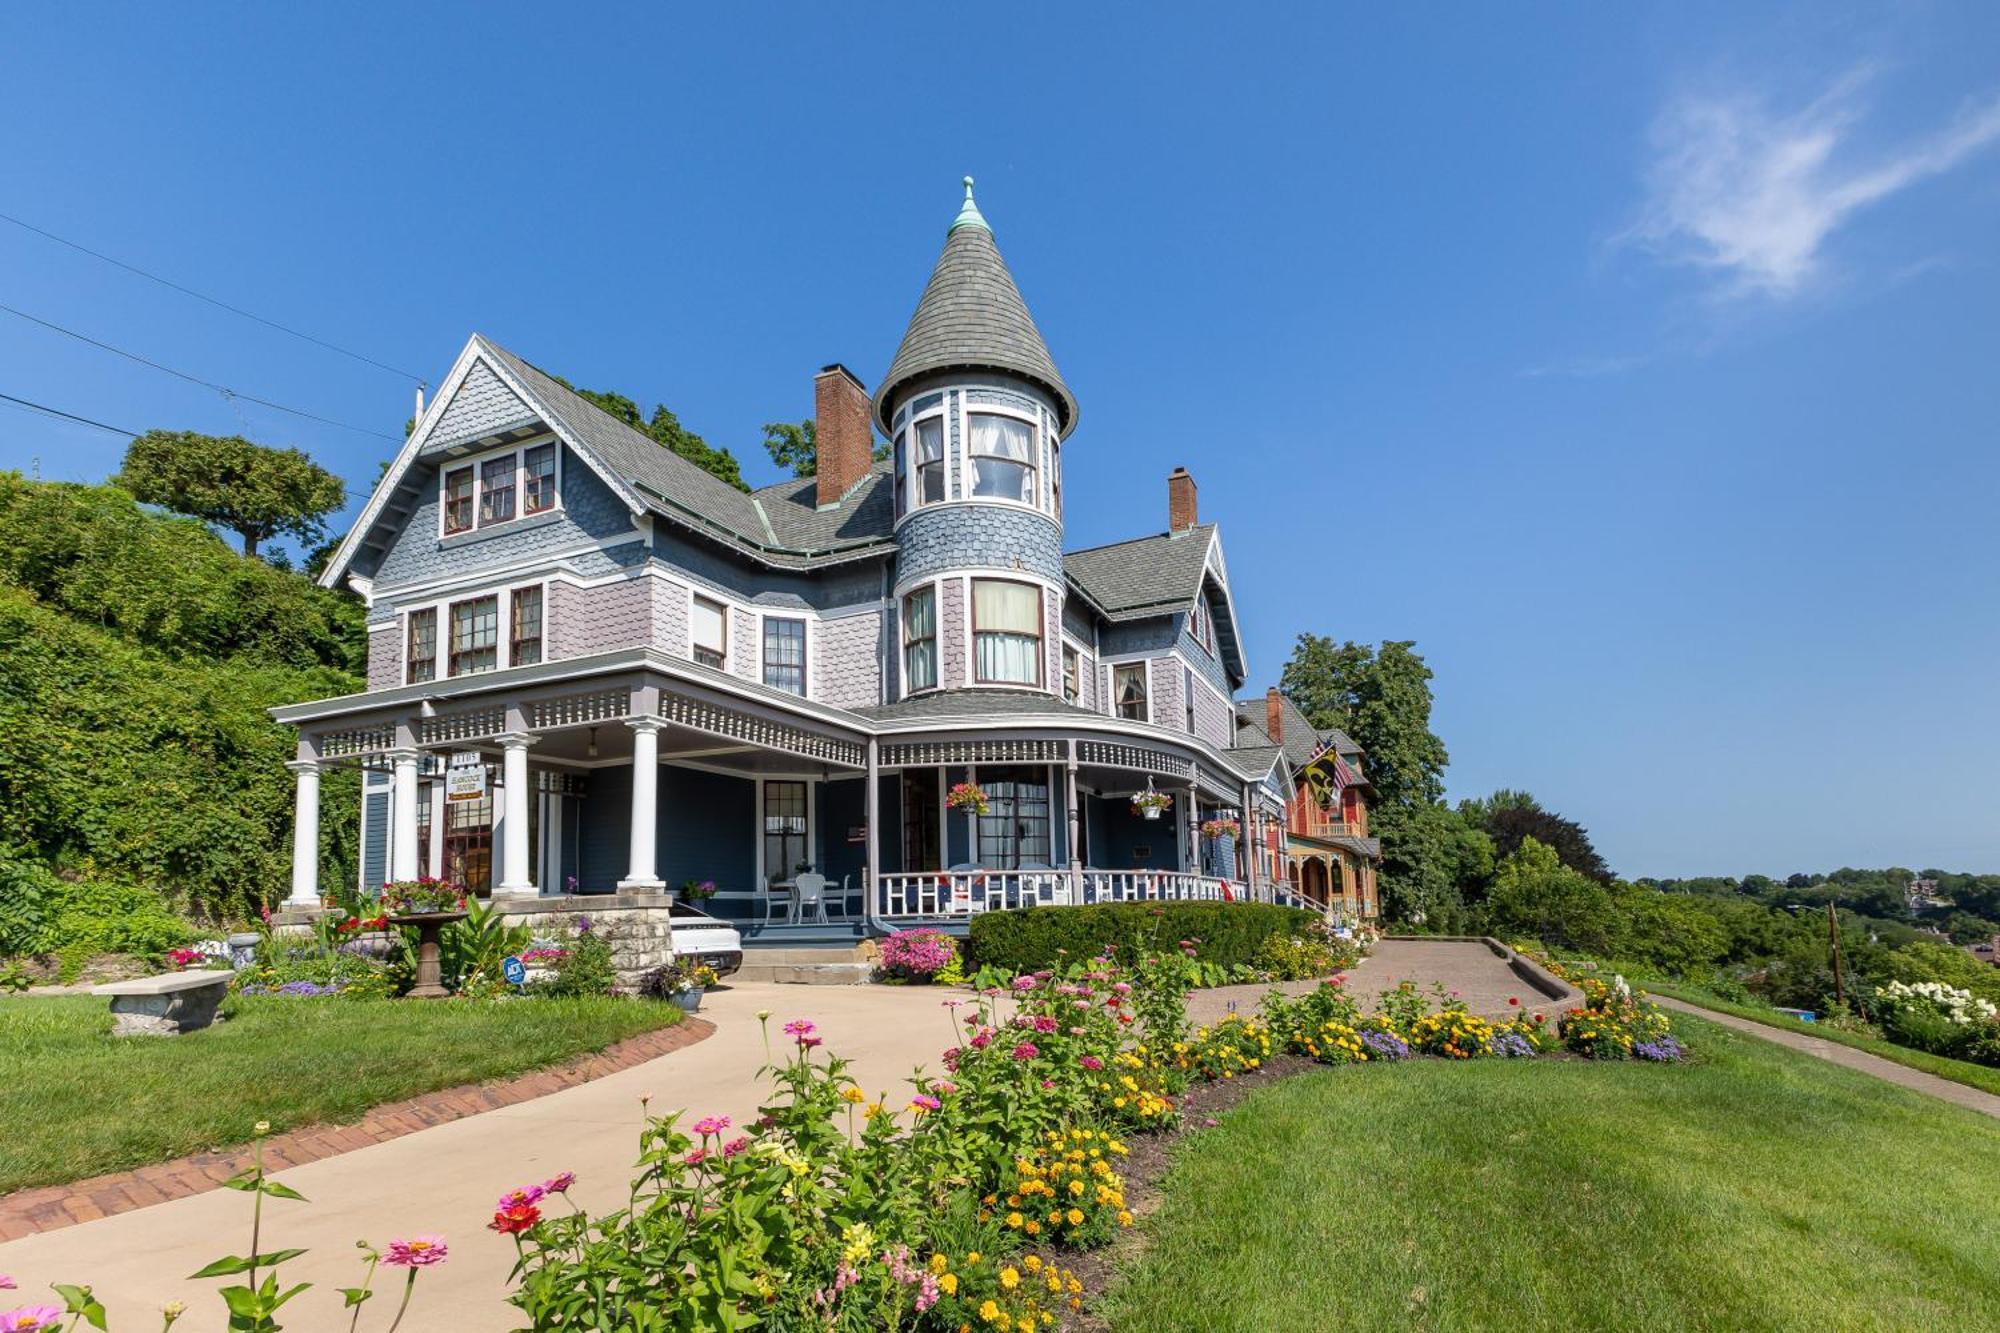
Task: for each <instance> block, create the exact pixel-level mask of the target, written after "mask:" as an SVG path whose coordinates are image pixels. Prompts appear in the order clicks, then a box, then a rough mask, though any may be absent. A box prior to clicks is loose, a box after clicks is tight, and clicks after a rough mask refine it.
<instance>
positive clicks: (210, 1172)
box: [0, 1018, 715, 1241]
mask: <svg viewBox="0 0 2000 1333" xmlns="http://www.w3.org/2000/svg"><path fill="white" fill-rule="evenodd" d="M714 1031H715V1027H714V1025H713V1024H710V1023H704V1022H702V1021H701V1020H700V1019H698V1018H697V1019H690V1020H688V1021H686V1022H683V1023H676V1024H675V1025H674V1026H673V1027H670V1028H661V1029H659V1030H658V1031H654V1032H642V1033H640V1034H639V1035H638V1036H636V1037H627V1038H626V1039H625V1040H624V1041H621V1042H616V1043H614V1044H613V1045H611V1046H608V1047H606V1048H605V1049H604V1050H602V1051H598V1052H595V1053H593V1054H590V1055H581V1056H578V1057H576V1058H575V1059H573V1060H569V1061H567V1062H565V1063H563V1064H560V1065H554V1066H551V1067H550V1068H547V1069H538V1070H535V1071H534V1072H533V1073H528V1074H521V1075H518V1076H516V1077H514V1078H510V1079H502V1080H500V1081H498V1082H493V1083H473V1084H466V1085H464V1086H461V1087H456V1088H444V1089H441V1090H440V1091H437V1092H429V1093H425V1094H424V1095H423V1096H421V1097H411V1098H409V1099H408V1100H406V1101H400V1102H389V1103H386V1104H385V1105H382V1106H378V1107H376V1108H375V1109H373V1110H372V1111H369V1112H368V1113H367V1114H366V1115H364V1116H362V1118H361V1119H360V1120H359V1121H357V1122H356V1123H354V1124H352V1125H309V1126H307V1127H306V1128H304V1129H295V1130H291V1131H289V1132H287V1133H284V1134H274V1135H272V1136H271V1137H270V1138H268V1139H266V1140H265V1141H264V1162H265V1165H267V1166H268V1167H270V1168H271V1170H273V1171H283V1170H286V1169H288V1168H291V1167H295V1166H304V1165H305V1164H306V1163H307V1162H316V1161H318V1160H320V1159H321V1158H323V1157H332V1156H334V1155H335V1154H337V1153H344V1152H352V1151H353V1150H354V1149H356V1148H366V1147H368V1146H369V1145H370V1144H375V1143H387V1142H388V1141H389V1140H391V1139H399V1138H401V1137H403V1136H404V1135H405V1134H414V1133H416V1132H417V1131H418V1130H420V1129H429V1128H430V1127H431V1126H433V1125H442V1124H445V1123H447V1122H448V1121H452V1120H459V1119H463V1118H464V1117H466V1116H469V1115H478V1114H479V1113H480V1112H482V1111H495V1110H498V1109H499V1108H501V1107H503V1106H513V1105H515V1104H516V1103H518V1102H525V1101H527V1100H528V1099H529V1098H531V1097H545V1096H547V1095H548V1094H549V1093H552V1092H559V1091H561V1090H562V1089H564V1088H573V1087H575V1086H577V1085H578V1084H579V1083H588V1082H589V1081H590V1080H592V1079H594V1078H603V1077H604V1076H605V1075H606V1074H615V1073H617V1072H618V1071H619V1070H621V1069H630V1068H631V1067H632V1066H634V1065H638V1064H644V1063H645V1062H646V1061H648V1060H656V1059H658V1058H659V1057H660V1056H663V1055H667V1054H670V1053H671V1052H674V1051H678V1050H680V1049H681V1048H682V1047H684V1046H691V1045H693V1044H694V1043H695V1042H698V1041H700V1040H701V1039H702V1038H703V1037H706V1036H708V1035H709V1034H710V1033H711V1032H714ZM251 1161H252V1154H251V1149H250V1148H249V1146H248V1145H245V1146H243V1147H238V1148H230V1149H227V1150H225V1151H222V1152H205V1153H196V1154H195V1155H194V1156H192V1157H181V1158H176V1159H175V1160H173V1161H171V1162H161V1163H158V1164H157V1165H154V1166H142V1167H140V1168H139V1169H138V1170H136V1171H119V1172H115V1173H113V1174H111V1175H108V1176H92V1177H90V1178H89V1179H87V1180H79V1181H77V1182H75V1183H74V1184H70V1185H50V1186H44V1187H42V1188H39V1189H26V1190H16V1191H15V1192H14V1193H12V1194H5V1195H0V1241H10V1240H19V1239H21V1238H22V1237H23V1236H32V1235H35V1234H37V1233H38V1232H43V1231H54V1230H56V1229H57V1228H59V1227H67V1226H75V1225H76V1224H77V1223H79V1222H94V1221H96V1220H97V1219H98V1218H100V1217H111V1216H113V1215H114V1214H117V1213H128V1212H131V1211H132V1210H133V1209H135V1208H149V1207H151V1206H152V1205H154V1204H156V1203H166V1202H168V1201H170V1200H173V1199H184V1198H186V1197H188V1196H189V1195H191V1194H204V1193H207V1192H208V1191H209V1190H212V1189H220V1188H221V1186H222V1182H223V1181H225V1180H228V1179H229V1178H230V1177H231V1176H234V1175H235V1174H237V1173H238V1172H239V1171H242V1170H245V1169H246V1168H248V1167H249V1166H250V1165H251Z"/></svg>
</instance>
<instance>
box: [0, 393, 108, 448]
mask: <svg viewBox="0 0 2000 1333" xmlns="http://www.w3.org/2000/svg"><path fill="white" fill-rule="evenodd" d="M0 399H4V400H6V401H7V402H10V403H17V404H19V405H20V406H22V407H25V408H27V409H28V410H30V411H32V412H45V413H47V414H48V415H49V416H52V417H61V418H62V419H63V420H64V421H74V422H78V423H79V424H81V425H85V426H95V427H97V429H99V430H108V431H110V432H111V433H112V434H113V435H127V436H130V437H132V438H133V439H137V438H138V436H139V432H137V431H132V430H120V429H119V428H118V427H116V426H107V425H105V424H104V423H103V422H102V421H92V420H91V419H90V418H89V417H80V416H78V415H77V414H76V413H74V412H65V411H63V410H62V409H61V408H59V407H50V406H49V405H48V404H47V403H36V402H31V401H29V400H28V399H26V398H16V397H15V396H14V395H13V394H11V393H0Z"/></svg>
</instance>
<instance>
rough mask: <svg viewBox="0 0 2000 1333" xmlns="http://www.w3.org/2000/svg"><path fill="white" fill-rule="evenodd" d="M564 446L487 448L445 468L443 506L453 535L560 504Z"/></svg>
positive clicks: (444, 527) (551, 443)
mask: <svg viewBox="0 0 2000 1333" xmlns="http://www.w3.org/2000/svg"><path fill="white" fill-rule="evenodd" d="M561 462H562V458H561V452H560V450H559V449H558V448H557V447H556V444H555V442H554V441H552V440H551V441H547V442H544V443H542V444H536V445H531V446H529V447H528V448H525V449H509V450H507V451H506V452H505V453H497V454H487V455H484V456H482V457H481V458H480V459H479V460H478V461H477V462H475V463H467V464H465V465H464V466H462V467H456V468H453V469H452V470H450V471H449V472H446V473H445V474H444V482H443V496H442V500H441V506H442V508H443V510H444V514H443V518H444V522H443V525H442V530H443V534H444V535H445V536H447V537H451V536H455V535H457V534H459V533H463V532H470V531H472V530H473V528H474V527H480V528H488V527H493V526H496V525H498V524H502V523H511V522H513V521H514V520H515V519H517V518H521V517H524V516H528V515H533V514H546V513H548V512H549V511H551V510H553V509H555V508H556V507H557V502H558V500H559V498H560V497H559V496H558V494H557V490H556V486H557V472H558V470H559V468H560V467H561Z"/></svg>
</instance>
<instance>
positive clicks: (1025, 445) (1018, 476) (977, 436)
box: [971, 412, 1035, 504]
mask: <svg viewBox="0 0 2000 1333" xmlns="http://www.w3.org/2000/svg"><path fill="white" fill-rule="evenodd" d="M971 421H972V493H973V494H974V495H979V496H998V497H1000V498H1002V499H1008V500H1019V501H1021V502H1023V503H1024V504H1033V503H1034V502H1035V466H1034V459H1035V428H1034V427H1033V426H1031V425H1029V424H1028V423H1027V422H1025V421H1018V420H1016V419H1015V418H1013V417H1002V416H994V415H992V414H991V413H982V412H975V413H973V414H972V417H971Z"/></svg>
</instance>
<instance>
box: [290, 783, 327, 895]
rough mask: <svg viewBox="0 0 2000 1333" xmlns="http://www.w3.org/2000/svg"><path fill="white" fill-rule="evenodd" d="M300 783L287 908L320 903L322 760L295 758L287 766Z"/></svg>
mask: <svg viewBox="0 0 2000 1333" xmlns="http://www.w3.org/2000/svg"><path fill="white" fill-rule="evenodd" d="M285 767H286V768H289V769H291V770H292V776H293V778H294V779H295V781H296V783H297V790H298V797H297V808H296V813H295V814H294V815H293V817H292V892H291V896H290V897H288V898H286V899H285V906H287V907H318V906H319V763H318V761H316V760H312V759H294V760H292V761H291V762H290V763H288V764H286V765H285Z"/></svg>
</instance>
